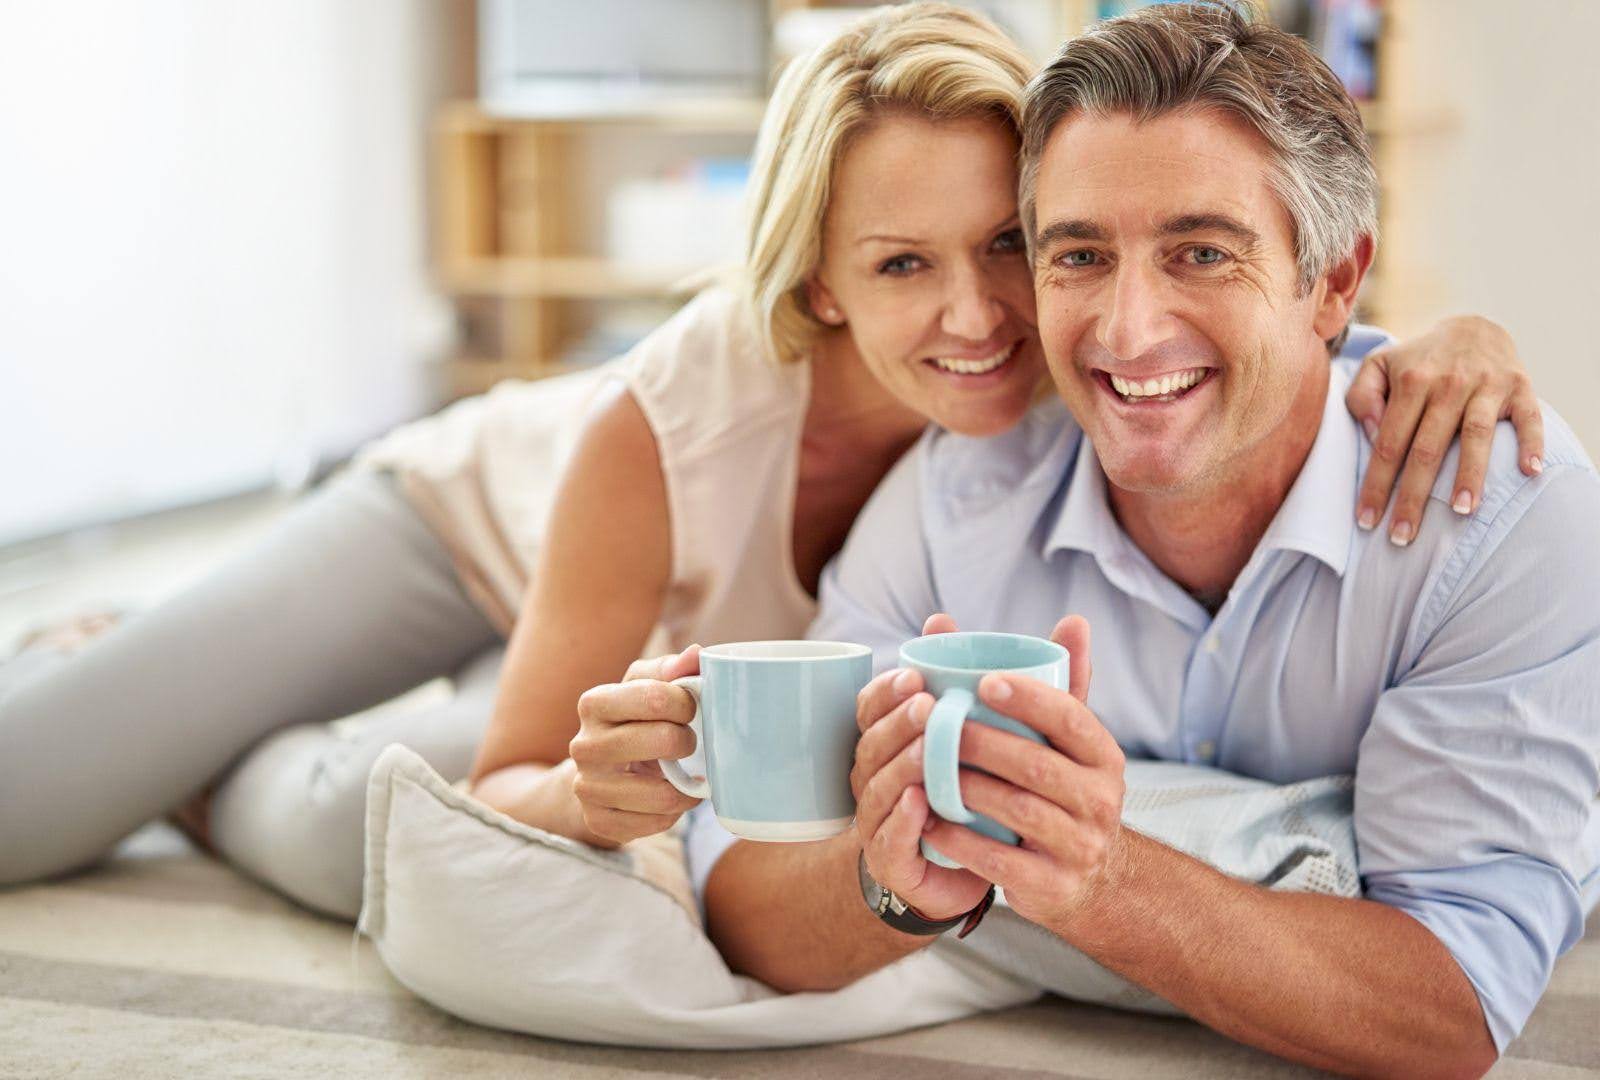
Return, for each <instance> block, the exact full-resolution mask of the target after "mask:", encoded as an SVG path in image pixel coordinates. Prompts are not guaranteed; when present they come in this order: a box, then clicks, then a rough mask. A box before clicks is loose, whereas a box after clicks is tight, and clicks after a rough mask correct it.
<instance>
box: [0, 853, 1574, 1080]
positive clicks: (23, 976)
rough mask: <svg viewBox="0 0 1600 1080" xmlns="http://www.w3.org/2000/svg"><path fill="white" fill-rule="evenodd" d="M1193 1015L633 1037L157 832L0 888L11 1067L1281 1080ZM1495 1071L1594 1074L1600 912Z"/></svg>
mask: <svg viewBox="0 0 1600 1080" xmlns="http://www.w3.org/2000/svg"><path fill="white" fill-rule="evenodd" d="M1304 1075H1311V1074H1310V1073H1309V1072H1307V1071H1306V1070H1302V1069H1298V1068H1295V1067H1293V1066H1289V1065H1285V1064H1282V1063H1280V1062H1277V1061H1275V1060H1273V1059H1271V1058H1268V1057H1267V1056H1265V1055H1263V1054H1259V1053H1256V1052H1255V1051H1252V1050H1249V1049H1246V1048H1244V1047H1242V1046H1238V1045H1236V1044H1233V1043H1231V1042H1229V1041H1228V1040H1226V1039H1223V1038H1221V1037H1220V1036H1217V1035H1215V1034H1213V1033H1211V1032H1209V1031H1207V1030H1205V1029H1204V1028H1201V1027H1200V1026H1198V1025H1196V1024H1191V1023H1188V1022H1185V1021H1174V1020H1160V1019H1154V1018H1149V1017H1140V1016H1132V1015H1126V1014H1121V1013H1116V1012H1111V1011H1108V1010H1104V1009H1096V1008H1089V1007H1084V1006H1078V1005H1073V1004H1070V1003H1067V1002H1063V1001H1059V1000H1048V1001H1046V1002H1043V1003H1040V1004H1036V1005H1032V1006H1028V1007H1024V1008H1019V1009H1013V1010H1009V1011H1007V1012H1003V1013H996V1014H993V1015H990V1016H985V1017H978V1018H975V1019H972V1020H968V1021H964V1022H961V1023H956V1024H948V1025H945V1026H943V1027H939V1028H932V1029H927V1030H922V1031H914V1032H908V1033H906V1034H903V1035H896V1036H892V1037H889V1038H882V1039H873V1040H870V1041H867V1042H861V1043H854V1044H848V1045H842V1046H831V1047H815V1048H810V1049H802V1050H784V1051H761V1052H748V1051H740V1052H721V1053H719V1052H698V1051H697V1052H689V1051H641V1050H620V1049H613V1048H608V1047H597V1046H587V1045H582V1044H577V1043H562V1042H557V1041H553V1040H542V1039H535V1038H530V1037H527V1036H522V1035H514V1034H509V1033H505V1032H498V1031H491V1030H487V1029H483V1028H478V1027H474V1026H472V1025H470V1024H466V1023H463V1022H461V1021H458V1020H456V1019H454V1018H452V1017H450V1016H447V1015H445V1014H444V1013H441V1012H439V1011H438V1010H436V1009H434V1008H432V1007H431V1006H429V1005H427V1004H425V1003H423V1002H422V1001H420V1000H418V999H416V998H415V997H413V996H411V995H410V994H409V993H408V992H406V990H405V989H404V988H402V987H401V986H399V985H398V984H397V983H396V982H395V981H394V980H393V979H392V978H391V977H390V976H389V975H388V973H387V972H386V971H384V969H383V966H382V964H381V962H380V961H379V960H378V958H377V956H376V954H375V953H374V952H373V950H372V947H371V945H370V944H369V943H368V942H366V941H364V940H363V941H361V942H360V943H359V944H358V945H357V946H355V947H354V948H352V943H351V931H350V928H349V927H347V926H345V925H343V924H340V923H337V922H333V921H331V920H327V919H323V918H319V917H317V916H314V915H310V914H307V913H305V912H303V911H301V910H299V909H297V908H295V907H294V906H292V905H290V904H289V903H288V902H286V901H284V900H281V899H279V898H278V897H277V896H276V895H274V894H272V893H270V892H268V891H267V890H265V889H262V888H260V887H258V886H256V885H255V884H253V883H251V882H249V881H247V880H245V879H244V878H243V877H241V876H240V875H239V874H238V873H236V872H235V871H233V870H232V869H230V868H228V867H226V866H224V865H222V864H220V863H217V862H215V861H213V860H210V859H207V858H203V857H201V856H198V855H196V854H195V853H194V852H193V851H192V850H191V849H190V848H189V846H188V844H187V843H186V842H185V841H184V840H183V838H182V837H181V836H180V835H179V834H177V833H176V832H174V831H173V830H172V829H170V828H168V827H167V826H165V825H151V826H149V827H147V828H145V829H144V830H142V831H140V832H139V833H137V834H135V835H134V836H133V837H131V838H129V840H127V841H126V842H125V843H124V844H123V845H122V846H121V848H119V850H118V851H117V852H116V854H115V855H114V856H113V857H112V858H110V859H109V860H107V861H105V862H104V863H102V864H101V865H100V866H99V867H97V868H95V869H93V870H90V871H87V872H84V873H81V874H78V875H75V876H73V877H70V878H67V879H64V880H61V881H58V882H54V883H51V884H48V885H40V886H32V887H25V888H17V889H11V890H0V1077H5V1078H8V1080H9V1078H13V1077H16V1078H22V1077H26V1078H29V1080H33V1078H55V1077H73V1078H80V1077H83V1078H97V1077H104V1078H108V1080H146V1078H151V1080H154V1078H160V1080H166V1078H170V1077H179V1076H182V1077H252V1078H256V1077H290V1076H294V1077H319V1078H320V1077H340V1078H350V1080H360V1078H365V1077H374V1078H376V1077H384V1078H390V1077H397V1078H405V1077H485V1078H487V1077H508V1078H509V1077H517V1078H518V1080H523V1078H527V1077H583V1078H588V1077H608V1078H609V1077H620V1076H661V1077H669V1076H670V1077H747V1076H749V1077H770V1078H796V1080H799V1078H807V1080H836V1078H838V1077H844V1076H851V1077H856V1076H868V1077H880V1076H907V1077H917V1078H920V1080H945V1078H964V1077H973V1078H977V1077H1005V1078H1012V1077H1028V1076H1039V1077H1097V1078H1120V1077H1129V1078H1132V1077H1137V1078H1139V1080H1147V1078H1148V1080H1159V1078H1169V1077H1170V1078H1180V1077H1195V1076H1225V1077H1289V1076H1304ZM1491 1075H1493V1076H1495V1077H1497V1078H1502V1080H1503V1078H1512V1077H1526V1078H1540V1080H1544V1078H1549V1080H1555V1078H1563V1080H1569V1078H1576V1077H1581V1076H1600V919H1594V920H1591V923H1590V933H1589V936H1588V938H1587V939H1586V940H1585V941H1584V942H1583V943H1581V944H1580V945H1578V946H1577V947H1576V949H1574V950H1573V952H1572V953H1571V954H1569V955H1568V956H1567V957H1566V958H1565V959H1564V960H1563V961H1562V964H1561V966H1560V967H1559V968H1558V969H1557V971H1556V976H1555V981H1554V985H1552V987H1551V990H1550V993H1549V994H1548V995H1547V997H1546V999H1545V1001H1544V1003H1543V1004H1542V1005H1541V1006H1540V1009H1539V1011H1538V1013H1536V1014H1535V1015H1534V1017H1533V1020H1532V1022H1531V1023H1530V1024H1529V1026H1528V1030H1527V1032H1526V1033H1525V1034H1524V1035H1523V1037H1522V1039H1520V1040H1519V1041H1518V1042H1517V1043H1516V1044H1515V1045H1514V1046H1513V1047H1512V1049H1511V1052H1510V1053H1509V1054H1508V1055H1507V1058H1506V1060H1504V1061H1503V1062H1502V1063H1501V1064H1500V1065H1499V1066H1498V1067H1497V1068H1496V1069H1495V1071H1494V1072H1493V1073H1492V1074H1491Z"/></svg>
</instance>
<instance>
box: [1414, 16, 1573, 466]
mask: <svg viewBox="0 0 1600 1080" xmlns="http://www.w3.org/2000/svg"><path fill="white" fill-rule="evenodd" d="M1404 12H1405V16H1406V20H1407V25H1406V26H1405V28H1404V29H1405V32H1406V34H1407V43H1406V46H1405V48H1406V49H1407V50H1408V51H1409V52H1410V54H1411V55H1412V57H1413V59H1414V61H1415V63H1414V66H1413V70H1412V72H1411V74H1410V76H1409V78H1410V80H1411V82H1410V85H1408V86H1407V87H1406V88H1405V89H1406V90H1407V91H1408V92H1409V93H1411V94H1413V95H1414V96H1416V97H1418V98H1421V99H1424V100H1426V99H1431V100H1432V101H1433V102H1434V103H1442V104H1445V105H1447V106H1448V107H1449V108H1450V109H1451V111H1452V112H1453V113H1454V114H1455V115H1456V117H1457V119H1458V126H1457V127H1456V128H1455V129H1454V130H1453V131H1449V132H1446V133H1442V134H1439V135H1436V136H1425V137H1422V138H1419V139H1416V140H1414V142H1413V143H1412V144H1410V149H1409V150H1408V152H1407V153H1406V154H1405V155H1404V163H1403V164H1404V169H1403V173H1402V175H1405V176H1406V177H1408V178H1413V179H1414V181H1415V184H1416V189H1415V190H1414V191H1411V192H1408V193H1405V194H1404V195H1403V196H1402V197H1404V198H1405V199H1406V200H1407V203H1406V209H1405V212H1404V213H1402V214H1401V215H1399V216H1400V219H1401V228H1403V229H1404V230H1405V233H1406V235H1405V236H1404V237H1399V236H1396V237H1393V238H1392V240H1393V242H1394V243H1396V244H1400V243H1404V244H1405V245H1406V247H1407V248H1408V250H1418V251H1423V252H1426V253H1427V254H1426V255H1425V256H1423V257H1422V258H1424V259H1425V261H1427V262H1428V263H1429V264H1430V265H1429V267H1428V272H1429V274H1430V275H1432V276H1436V277H1437V279H1438V295H1437V297H1434V298H1430V302H1429V303H1428V304H1427V305H1426V306H1427V307H1430V308H1434V309H1436V310H1442V311H1479V312H1483V313H1485V314H1488V315H1490V316H1492V317H1494V318H1496V319H1498V320H1499V321H1500V322H1502V323H1504V324H1505V325H1506V326H1507V327H1509V328H1510V329H1511V331H1512V333H1513V334H1514V335H1515V336H1516V339H1517V343H1518V345H1519V347H1520V350H1521V352H1522V356H1523V358H1524V360H1525V361H1526V362H1527V364H1528V367H1529V368H1530V369H1531V370H1532V372H1533V376H1534V381H1535V383H1536V384H1537V386H1538V388H1539V391H1540V394H1541V396H1542V397H1544V399H1545V400H1546V401H1548V402H1550V403H1552V404H1553V405H1554V406H1555V407H1556V409H1557V410H1558V411H1559V412H1560V413H1561V414H1562V415H1563V416H1564V417H1565V419H1566V420H1567V421H1568V423H1570V424H1571V425H1572V426H1573V428H1574V429H1575V430H1576V431H1577V433H1578V435H1579V437H1580V438H1581V439H1583V440H1584V443H1585V445H1586V446H1587V448H1588V451H1589V454H1590V456H1591V457H1596V458H1600V331H1597V327H1596V323H1595V319H1596V316H1597V315H1600V3H1597V2H1596V0H1528V2H1520V3H1508V2H1506V0H1450V2H1449V3H1444V2H1440V0H1406V3H1405V4H1404Z"/></svg>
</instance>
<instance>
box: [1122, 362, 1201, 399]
mask: <svg viewBox="0 0 1600 1080" xmlns="http://www.w3.org/2000/svg"><path fill="white" fill-rule="evenodd" d="M1207 370H1208V369H1207V368H1190V369H1189V370H1188V371H1180V372H1178V373H1177V374H1176V375H1163V376H1161V377H1160V378H1159V379H1145V380H1144V381H1143V382H1140V381H1139V380H1138V379H1124V378H1122V377H1121V376H1120V375H1111V376H1110V378H1111V389H1113V390H1115V391H1116V392H1117V393H1119V394H1121V395H1122V396H1123V397H1124V398H1127V399H1129V400H1134V401H1138V400H1145V399H1151V400H1155V401H1173V400H1175V399H1176V398H1177V397H1178V396H1179V395H1181V394H1182V393H1183V392H1184V391H1185V390H1187V389H1189V387H1191V386H1193V385H1194V384H1195V383H1197V382H1199V381H1200V380H1201V379H1203V378H1205V377H1206V372H1207ZM1107 374H1108V375H1109V374H1110V373H1109V372H1107Z"/></svg>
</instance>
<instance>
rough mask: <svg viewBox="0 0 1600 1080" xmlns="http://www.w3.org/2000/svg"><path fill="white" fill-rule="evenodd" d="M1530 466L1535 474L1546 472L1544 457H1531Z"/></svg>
mask: <svg viewBox="0 0 1600 1080" xmlns="http://www.w3.org/2000/svg"><path fill="white" fill-rule="evenodd" d="M1528 467H1529V468H1530V469H1532V470H1533V475H1535V476H1538V475H1539V474H1540V473H1542V472H1544V458H1529V459H1528Z"/></svg>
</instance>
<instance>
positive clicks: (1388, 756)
mask: <svg viewBox="0 0 1600 1080" xmlns="http://www.w3.org/2000/svg"><path fill="white" fill-rule="evenodd" d="M1472 527H1473V528H1474V529H1482V530H1484V535H1483V536H1482V537H1477V538H1474V539H1475V540H1479V541H1481V542H1475V543H1465V544H1462V545H1461V546H1460V548H1459V549H1458V550H1460V551H1461V552H1462V554H1461V556H1460V558H1459V560H1447V561H1446V562H1445V563H1444V565H1443V566H1442V567H1441V569H1440V572H1439V574H1438V576H1437V579H1436V581H1435V584H1434V586H1433V588H1432V589H1431V590H1430V594H1429V597H1428V600H1427V602H1426V604H1425V606H1424V607H1423V609H1422V612H1421V615H1420V617H1419V621H1418V624H1417V629H1416V634H1415V637H1414V639H1413V640H1414V641H1416V642H1419V643H1420V644H1418V645H1417V646H1416V647H1415V648H1414V649H1413V650H1412V651H1414V653H1415V657H1414V659H1412V660H1410V662H1409V663H1408V664H1406V665H1405V666H1404V673H1403V674H1402V675H1401V676H1400V677H1399V678H1398V680H1397V682H1396V685H1395V686H1394V687H1393V688H1392V689H1390V690H1388V691H1386V692H1384V693H1383V694H1382V695H1380V697H1379V699H1378V704H1377V708H1376V710H1375V712H1374V714H1373V718H1372V724H1371V726H1370V727H1369V729H1368V731H1367V733H1366V735H1365V737H1364V738H1363V740H1362V742H1361V747H1360V752H1359V756H1358V759H1357V767H1356V791H1355V826H1356V841H1357V845H1358V850H1359V854H1360V861H1361V872H1362V878H1363V882H1364V885H1365V889H1366V896H1367V898H1368V899H1370V900H1376V901H1379V902H1381V903H1385V904H1389V905H1391V906H1393V907H1396V908H1398V909H1400V910H1402V911H1404V912H1406V913H1407V914H1409V915H1411V916H1412V917H1414V918H1416V919H1417V920H1418V921H1419V922H1421V923H1422V924H1423V925H1424V926H1426V927H1428V929H1429V930H1431V931H1432V932H1433V933H1434V935H1435V936H1436V937H1438V939H1439V940H1440V942H1442V943H1443V944H1444V946H1445V947H1446V948H1447V949H1448V950H1449V951H1450V953H1451V955H1452V956H1453V957H1454V958H1455V960H1456V962H1457V963H1458V964H1459V965H1460V966H1461V969H1462V971H1463V972H1464V973H1465V974H1466V976H1467V978H1468V979H1469V980H1470V981H1471V983H1472V986H1473V988H1474V989H1475V990H1476V991H1477V995H1478V1000H1479V1002H1480V1004H1481V1005H1482V1006H1483V1013H1484V1019H1485V1021H1486V1023H1487V1024H1488V1027H1489V1031H1490V1033H1491V1034H1492V1035H1493V1037H1494V1041H1495V1045H1496V1046H1497V1047H1498V1048H1499V1049H1501V1050H1504V1049H1505V1047H1506V1045H1507V1044H1508V1043H1509V1042H1511V1040H1512V1039H1514V1038H1515V1037H1516V1036H1517V1034H1518V1033H1519V1032H1520V1031H1521V1030H1522V1026H1523V1024H1524V1023H1526V1021H1527V1019H1528V1016H1529V1014H1530V1013H1531V1012H1532V1011H1533V1007H1534V1006H1535V1005H1536V1004H1537V1003H1538V1000H1539V997H1540V995H1542V994H1543V992H1544V989H1545V987H1546V986H1547V985H1548V983H1549V980H1550V974H1551V970H1552V968H1553V967H1554V965H1555V961H1556V958H1557V957H1559V956H1560V955H1561V953H1562V952H1564V951H1565V950H1566V949H1568V948H1570V947H1571V946H1572V945H1573V944H1574V943H1575V942H1576V941H1577V940H1578V939H1579V938H1580V937H1582V935H1583V923H1584V912H1585V909H1586V908H1587V907H1590V906H1592V905H1593V903H1594V900H1595V896H1596V878H1595V868H1596V863H1597V860H1600V829H1597V820H1596V812H1595V804H1596V798H1597V794H1600V762H1597V756H1600V605H1596V604H1595V603H1594V601H1593V598H1594V597H1596V596H1600V563H1597V562H1596V560H1595V559H1594V557H1593V551H1592V548H1593V542H1594V538H1595V537H1596V536H1600V478H1597V477H1596V476H1595V475H1594V474H1593V473H1592V472H1589V471H1587V470H1585V469H1579V468H1575V467H1559V466H1558V467H1554V468H1550V469H1547V471H1546V473H1545V475H1544V476H1543V477H1541V478H1539V479H1538V480H1534V481H1529V482H1528V483H1526V484H1524V485H1523V486H1522V487H1521V488H1520V489H1518V490H1517V491H1516V492H1515V493H1514V494H1512V495H1511V496H1510V497H1509V498H1508V499H1507V500H1506V502H1505V504H1504V506H1502V507H1501V508H1500V509H1499V510H1498V511H1497V512H1496V513H1495V514H1494V515H1493V516H1492V517H1489V518H1488V519H1487V520H1485V519H1482V518H1480V519H1479V520H1478V521H1475V522H1474V523H1473V526H1472Z"/></svg>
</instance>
